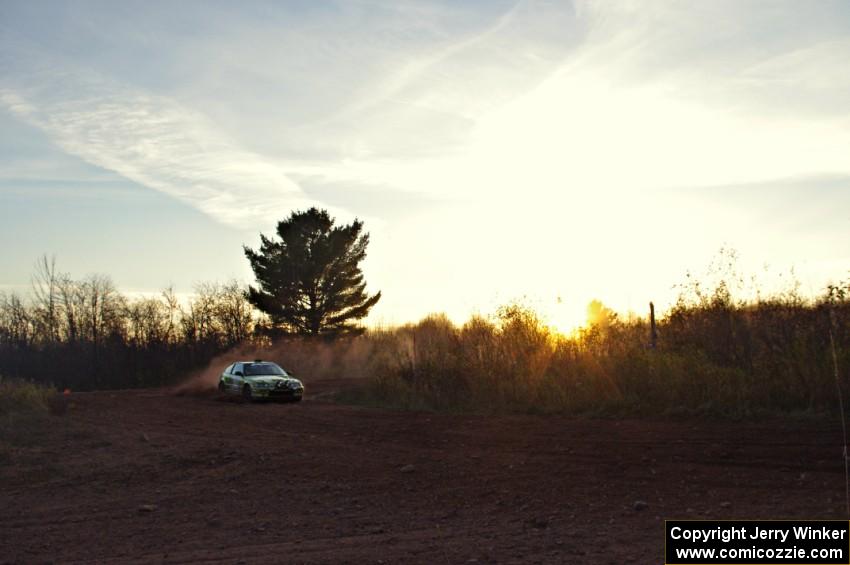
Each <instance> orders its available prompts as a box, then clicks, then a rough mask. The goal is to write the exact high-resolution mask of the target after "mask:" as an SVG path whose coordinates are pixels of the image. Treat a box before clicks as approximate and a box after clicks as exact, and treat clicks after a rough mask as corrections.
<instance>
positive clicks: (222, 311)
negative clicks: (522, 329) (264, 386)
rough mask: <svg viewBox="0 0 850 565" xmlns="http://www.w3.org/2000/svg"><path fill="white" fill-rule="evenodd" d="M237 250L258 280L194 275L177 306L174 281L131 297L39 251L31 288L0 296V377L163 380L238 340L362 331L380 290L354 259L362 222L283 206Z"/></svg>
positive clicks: (114, 382) (138, 383)
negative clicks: (202, 279) (266, 229)
mask: <svg viewBox="0 0 850 565" xmlns="http://www.w3.org/2000/svg"><path fill="white" fill-rule="evenodd" d="M275 235H276V236H277V237H272V238H269V237H266V236H264V235H261V241H262V245H261V246H260V248H259V249H258V250H256V251H254V250H252V249H250V248H248V247H244V249H243V251H244V253H245V256H246V258H247V259H248V261H249V263H250V265H251V268H252V269H253V271H254V275H255V277H256V286H243V285H242V284H240V283H239V282H236V281H230V282H225V283H201V284H198V285H196V286H195V289H194V290H195V292H194V295H193V297H192V298H191V299H190V300H189V301H188V302H186V303H185V304H182V303H181V302H180V301H179V300H178V298H177V296H176V295H175V293H174V291H173V289H171V288H167V289H165V290H163V291H162V292H161V293H160V294H159V295H158V296H153V297H142V298H130V297H128V296H126V295H124V294H122V293H121V292H119V291H118V290H117V289H116V287H115V285H114V283H113V282H112V280H111V279H110V278H109V277H108V276H104V275H91V276H88V277H85V278H83V279H74V278H72V277H71V276H69V275H68V274H66V273H61V272H59V271H58V270H57V268H56V261H55V259H52V258H48V257H47V256H43V257H42V258H41V259H40V260H39V261H38V262H37V264H36V268H35V272H34V274H33V276H32V292H31V293H30V295H29V296H28V297H22V296H20V295H19V294H16V293H11V294H5V293H0V377H4V376H5V377H11V378H24V379H29V380H35V381H39V382H42V383H52V384H54V385H57V386H60V387H63V388H64V387H70V388H74V389H82V390H95V389H104V388H122V387H144V386H162V385H164V384H168V383H171V382H174V381H175V380H176V379H178V378H180V377H181V376H183V375H185V374H186V373H187V372H188V371H190V370H192V369H195V368H199V367H202V366H204V365H206V363H208V362H209V360H210V359H212V358H213V357H214V356H216V355H218V354H220V353H222V352H223V351H226V350H228V349H230V348H232V347H234V346H236V345H238V344H243V343H245V342H248V341H251V340H254V341H268V340H269V339H271V338H278V337H282V336H292V335H295V336H302V337H303V336H308V337H311V338H316V337H322V338H324V339H333V338H337V337H340V336H352V335H359V334H360V333H362V332H363V328H362V327H361V326H359V325H358V323H357V322H358V320H360V319H362V318H364V317H365V316H366V315H368V313H369V311H370V309H371V308H372V307H373V306H374V305H375V304H376V303H377V302H378V300H380V298H381V293H380V292H378V293H376V294H373V295H369V294H368V293H367V292H366V282H365V279H364V276H363V272H362V271H361V269H360V263H361V262H362V261H363V260H364V259H365V257H366V248H367V246H368V244H369V234H368V233H364V232H363V223H362V222H361V221H359V220H356V219H355V220H354V221H353V222H352V223H351V224H347V225H336V222H335V220H334V219H333V218H331V216H330V215H329V214H328V212H327V211H326V210H319V209H317V208H310V209H309V210H306V211H303V212H300V211H296V212H292V213H291V214H290V216H289V217H287V218H286V219H284V220H283V221H281V222H278V224H277V230H276V233H275Z"/></svg>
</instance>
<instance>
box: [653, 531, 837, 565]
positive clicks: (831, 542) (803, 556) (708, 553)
mask: <svg viewBox="0 0 850 565" xmlns="http://www.w3.org/2000/svg"><path fill="white" fill-rule="evenodd" d="M664 553H665V555H664V558H665V563H667V564H669V565H674V564H683V565H684V564H687V565H701V564H714V563H726V564H753V565H770V564H773V563H789V564H790V563H796V564H802V565H832V564H836V565H838V564H848V563H850V522H847V521H842V520H798V521H772V520H771V521H755V520H737V521H731V520H730V521H719V520H668V521H667V522H666V540H665V550H664Z"/></svg>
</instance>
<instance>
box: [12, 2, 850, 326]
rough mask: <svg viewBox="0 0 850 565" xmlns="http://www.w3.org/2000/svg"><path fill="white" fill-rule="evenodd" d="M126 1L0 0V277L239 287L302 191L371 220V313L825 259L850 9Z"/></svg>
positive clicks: (542, 297) (617, 289)
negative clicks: (53, 275) (254, 250)
mask: <svg viewBox="0 0 850 565" xmlns="http://www.w3.org/2000/svg"><path fill="white" fill-rule="evenodd" d="M141 6H142V5H141V4H133V3H121V4H116V3H104V2H87V3H70V2H59V3H55V4H51V5H49V6H48V5H38V4H30V3H23V2H20V3H19V2H6V3H3V4H2V5H0V49H1V50H2V56H0V126H2V131H3V133H2V134H0V162H2V164H3V167H2V171H3V172H2V173H0V219H2V221H0V234H2V237H3V239H4V241H7V242H14V243H15V245H14V246H12V245H9V244H7V245H6V246H4V251H3V262H4V265H5V267H6V268H5V269H4V271H3V274H2V275H0V291H2V290H3V289H6V290H10V289H11V290H15V289H17V290H19V291H26V290H27V289H28V288H29V277H30V275H31V273H32V266H33V264H34V263H35V262H36V260H37V259H38V257H40V256H42V255H43V254H46V255H48V256H51V255H55V256H56V259H57V266H58V268H59V270H60V271H63V272H68V273H70V274H71V275H72V276H75V277H80V276H84V275H86V274H89V273H103V274H105V275H108V276H110V277H111V278H112V279H113V281H114V282H115V283H116V285H117V286H118V288H119V290H121V291H122V292H125V293H131V294H132V293H141V294H144V293H147V294H150V293H156V292H159V291H160V290H161V289H163V288H165V287H168V286H169V285H173V286H174V288H175V290H176V291H177V292H178V294H179V295H181V296H188V295H189V294H191V292H192V285H193V284H195V283H197V282H209V281H221V282H224V281H226V280H230V279H236V280H239V281H241V282H243V283H248V284H251V283H253V276H252V273H251V271H250V267H249V265H248V262H247V260H246V259H245V257H244V255H243V253H242V249H241V246H242V245H243V244H244V245H248V246H249V247H256V246H257V244H258V241H259V238H258V236H259V234H260V233H264V234H266V235H271V234H272V233H273V231H274V226H275V224H276V223H277V222H278V221H280V220H283V219H284V218H285V217H287V216H288V215H289V214H290V212H292V211H294V210H301V209H304V208H307V207H309V206H312V205H316V206H319V207H321V208H326V209H328V210H329V211H330V212H331V214H332V215H334V216H335V217H336V219H337V222H338V223H347V222H350V221H351V220H352V219H353V218H355V217H358V218H360V219H361V220H363V221H364V223H365V230H366V231H368V232H369V233H370V234H371V244H370V246H369V249H368V254H367V258H366V261H365V263H364V272H365V274H366V281H367V283H368V289H369V291H370V292H376V291H378V290H380V291H382V293H383V297H382V299H381V301H380V302H379V303H378V304H377V305H376V306H375V308H374V309H373V311H372V313H371V314H370V316H369V318H368V319H367V320H366V322H367V324H370V325H374V324H378V323H381V322H382V321H383V322H386V323H388V324H390V325H395V324H403V323H406V322H412V321H416V320H418V319H420V318H421V317H423V316H425V315H427V314H430V313H437V312H444V313H446V314H447V315H448V316H449V318H450V319H452V320H453V321H455V322H462V321H463V320H465V319H466V318H468V317H469V316H470V315H471V314H473V313H475V312H482V313H487V312H492V311H494V310H495V308H497V307H498V306H500V305H502V304H505V303H508V302H511V301H514V300H527V301H528V302H529V303H530V305H531V306H533V307H534V308H535V309H536V310H538V311H539V312H540V313H541V315H542V316H543V317H544V318H545V319H547V320H548V321H549V322H550V323H552V324H553V325H554V326H555V327H556V328H557V329H559V330H561V331H569V330H571V329H572V328H574V327H575V326H576V325H578V324H579V323H581V322H582V321H583V317H584V314H585V309H586V306H587V304H588V303H589V302H590V301H591V300H600V301H602V302H603V303H604V304H605V305H606V306H608V307H610V308H612V309H613V310H615V311H617V312H620V313H622V314H626V313H627V312H629V311H633V312H635V313H637V314H638V315H641V316H643V315H644V314H645V310H646V309H647V306H648V303H649V302H650V301H653V302H655V304H656V306H657V307H658V308H659V310H660V311H662V312H663V311H665V310H666V309H667V308H668V307H669V305H670V304H671V303H672V301H673V300H674V298H675V294H676V292H675V289H674V288H673V287H674V285H676V284H680V283H682V282H684V280H685V276H686V273H688V272H691V273H697V274H699V273H702V272H703V271H704V270H705V269H706V267H707V266H708V265H709V264H710V262H711V261H712V260H713V258H714V257H715V256H716V253H717V252H718V250H720V249H722V248H724V247H725V248H732V249H735V250H737V252H738V254H739V257H740V263H739V267H740V269H741V270H742V271H743V272H744V273H747V274H753V273H755V274H758V275H759V276H762V277H764V278H763V280H762V281H761V284H762V285H763V286H764V287H765V289H766V290H767V291H768V292H773V291H776V289H780V290H781V289H782V288H784V285H786V284H787V283H786V282H785V281H786V280H788V278H787V277H786V275H787V274H788V273H789V272H790V271H791V269H793V270H794V274H795V276H796V277H797V278H798V279H799V282H800V285H801V293H802V294H803V295H804V296H807V297H814V296H816V295H818V294H819V293H820V292H822V291H823V289H824V288H825V287H826V285H827V284H829V283H830V282H837V281H840V280H844V279H846V277H847V273H848V270H850V255H848V251H847V250H848V249H850V245H848V244H850V230H848V229H847V228H848V224H847V221H848V219H850V217H848V215H847V212H846V210H850V190H848V189H850V163H848V162H847V159H846V155H847V154H848V150H850V99H848V98H847V97H846V92H847V91H848V88H850V70H848V67H847V65H846V60H847V59H848V56H850V6H849V5H847V4H846V3H842V2H823V3H818V4H816V5H814V4H809V5H804V6H801V5H800V4H799V3H793V2H772V3H769V4H768V3H759V2H752V3H746V4H744V3H739V2H731V1H727V2H716V3H712V4H711V5H707V6H706V5H702V6H699V7H698V8H690V9H688V8H684V7H682V6H681V5H678V4H675V3H670V2H651V3H638V2H626V3H622V2H620V3H608V2H596V1H584V2H579V1H577V2H563V3H556V2H542V1H541V2H523V1H520V2H489V3H484V2H477V1H476V2H464V3H461V4H457V3H447V2H411V3H405V4H397V3H391V2H388V3H382V2H377V1H376V2H348V3H335V2H321V3H312V2H311V3H306V2H288V3H274V2H252V3H247V4H240V5H239V6H238V7H237V6H235V5H231V4H227V3H216V2H213V3H204V4H200V3H181V4H180V5H177V6H175V5H171V4H167V3H146V4H144V6H145V9H144V10H142V9H141ZM765 266H769V268H765Z"/></svg>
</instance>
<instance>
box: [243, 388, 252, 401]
mask: <svg viewBox="0 0 850 565" xmlns="http://www.w3.org/2000/svg"><path fill="white" fill-rule="evenodd" d="M242 400H244V401H245V402H251V400H253V396H252V395H251V387H250V385H245V386H244V387H242Z"/></svg>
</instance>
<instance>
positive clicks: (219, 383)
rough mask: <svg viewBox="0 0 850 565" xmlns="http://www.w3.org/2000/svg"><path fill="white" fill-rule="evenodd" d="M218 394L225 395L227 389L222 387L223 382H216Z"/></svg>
mask: <svg viewBox="0 0 850 565" xmlns="http://www.w3.org/2000/svg"><path fill="white" fill-rule="evenodd" d="M218 393H219V394H227V387H225V386H224V381H218Z"/></svg>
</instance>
